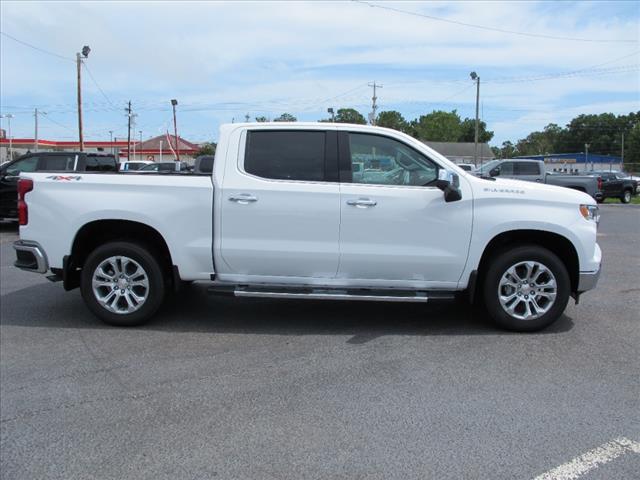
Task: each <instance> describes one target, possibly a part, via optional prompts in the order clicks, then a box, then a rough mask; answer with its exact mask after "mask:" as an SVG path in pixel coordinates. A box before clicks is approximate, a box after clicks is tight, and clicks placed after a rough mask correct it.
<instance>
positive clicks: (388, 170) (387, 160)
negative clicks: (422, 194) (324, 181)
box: [349, 133, 438, 186]
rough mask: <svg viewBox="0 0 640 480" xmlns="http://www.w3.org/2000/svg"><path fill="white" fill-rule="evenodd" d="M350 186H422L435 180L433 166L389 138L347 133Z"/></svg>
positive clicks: (435, 175) (435, 171) (422, 157)
mask: <svg viewBox="0 0 640 480" xmlns="http://www.w3.org/2000/svg"><path fill="white" fill-rule="evenodd" d="M349 146H350V148H351V171H352V174H353V183H368V184H374V185H411V186H424V185H427V184H429V183H430V182H433V181H434V180H437V179H438V168H437V167H436V165H435V164H434V163H433V162H431V161H430V160H429V159H427V158H426V157H425V156H423V155H421V154H420V153H418V152H417V151H415V150H414V149H412V148H411V147H408V146H407V145H405V144H404V143H402V142H398V141H397V140H394V139H392V138H388V137H383V136H380V135H368V134H362V133H351V134H349Z"/></svg>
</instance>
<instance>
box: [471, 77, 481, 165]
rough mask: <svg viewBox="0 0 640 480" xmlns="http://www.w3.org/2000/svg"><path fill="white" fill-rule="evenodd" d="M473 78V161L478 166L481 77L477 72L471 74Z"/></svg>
mask: <svg viewBox="0 0 640 480" xmlns="http://www.w3.org/2000/svg"><path fill="white" fill-rule="evenodd" d="M469 76H470V77H471V80H473V81H475V82H476V129H475V130H476V131H475V134H474V139H473V144H474V146H473V163H474V165H475V166H476V167H477V166H478V131H479V129H480V115H479V113H480V77H479V76H478V74H477V73H476V72H471V73H470V74H469Z"/></svg>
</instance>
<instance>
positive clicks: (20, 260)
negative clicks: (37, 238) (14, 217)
mask: <svg viewBox="0 0 640 480" xmlns="http://www.w3.org/2000/svg"><path fill="white" fill-rule="evenodd" d="M13 248H14V249H15V251H16V261H15V262H14V265H15V266H16V267H18V268H20V269H22V270H28V271H30V272H36V273H47V270H49V263H48V262H47V255H46V254H45V252H44V250H43V249H42V247H41V246H40V245H39V244H38V243H37V242H27V241H23V240H18V241H17V242H14V243H13Z"/></svg>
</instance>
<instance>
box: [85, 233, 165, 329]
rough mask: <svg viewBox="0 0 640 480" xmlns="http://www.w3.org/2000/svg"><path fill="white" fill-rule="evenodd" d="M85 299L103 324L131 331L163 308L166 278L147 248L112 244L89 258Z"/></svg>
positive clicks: (86, 263)
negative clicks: (161, 306)
mask: <svg viewBox="0 0 640 480" xmlns="http://www.w3.org/2000/svg"><path fill="white" fill-rule="evenodd" d="M80 290H81V292H82V297H83V298H84V301H85V303H86V304H87V306H88V307H89V309H90V310H91V311H92V312H93V313H94V314H95V315H96V316H97V317H98V318H100V319H101V320H103V321H104V322H106V323H108V324H110V325H116V326H122V327H125V326H126V327H129V326H134V325H140V324H142V323H144V322H146V321H147V320H148V319H149V318H151V317H152V316H153V314H154V313H155V312H156V311H157V310H158V308H159V307H160V305H161V304H162V300H163V298H164V292H165V282H164V276H163V274H162V269H161V268H160V265H159V263H158V261H157V260H156V258H155V257H154V256H153V255H152V254H151V253H150V252H149V251H148V250H147V249H146V248H144V247H143V246H141V245H138V244H135V243H129V242H112V243H107V244H104V245H102V246H100V247H98V248H96V249H95V250H94V251H93V252H91V253H90V254H89V257H88V258H87V260H86V262H85V264H84V266H83V268H82V276H81V281H80Z"/></svg>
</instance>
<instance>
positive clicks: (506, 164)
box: [477, 158, 604, 201]
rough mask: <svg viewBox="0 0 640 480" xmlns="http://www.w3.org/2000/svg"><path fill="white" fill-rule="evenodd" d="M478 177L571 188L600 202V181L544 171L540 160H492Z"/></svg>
mask: <svg viewBox="0 0 640 480" xmlns="http://www.w3.org/2000/svg"><path fill="white" fill-rule="evenodd" d="M477 174H478V175H480V176H481V175H487V174H488V175H489V176H491V177H498V176H500V177H501V178H513V179H515V180H524V181H527V182H538V183H547V184H549V185H557V186H559V187H566V188H571V189H573V190H578V191H580V192H585V193H588V194H589V195H591V197H592V198H594V199H595V200H597V201H602V199H603V198H604V197H603V193H602V181H601V179H599V178H598V177H597V176H592V175H562V174H557V173H549V172H547V171H546V167H545V164H544V162H543V161H542V160H526V159H517V158H514V159H510V160H493V161H491V162H489V163H487V164H485V165H484V166H483V167H482V168H481V169H480V170H479V171H478V172H477Z"/></svg>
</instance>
